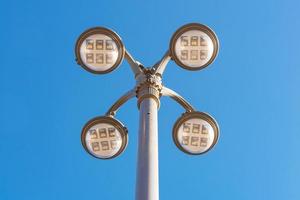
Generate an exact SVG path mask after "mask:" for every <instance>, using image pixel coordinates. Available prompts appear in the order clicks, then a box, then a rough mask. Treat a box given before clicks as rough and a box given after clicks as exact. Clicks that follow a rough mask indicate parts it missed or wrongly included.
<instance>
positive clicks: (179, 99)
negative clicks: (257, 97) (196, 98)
mask: <svg viewBox="0 0 300 200" xmlns="http://www.w3.org/2000/svg"><path fill="white" fill-rule="evenodd" d="M161 94H162V96H169V97H171V98H172V99H174V100H175V101H176V102H177V103H179V104H180V105H181V106H182V107H184V109H185V110H186V111H187V112H193V111H195V109H194V108H193V106H192V105H191V104H190V103H189V102H188V101H187V100H185V99H184V98H183V97H182V96H180V95H179V94H177V93H176V92H174V91H173V90H171V89H169V88H167V87H164V86H163V88H162V91H161Z"/></svg>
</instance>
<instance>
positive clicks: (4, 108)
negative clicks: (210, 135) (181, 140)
mask: <svg viewBox="0 0 300 200" xmlns="http://www.w3.org/2000/svg"><path fill="white" fill-rule="evenodd" d="M299 7H300V3H299V1H297V0H285V1H284V0H281V1H279V0H266V1H261V0H252V1H239V0H232V1H221V0H212V1H199V0H193V1H178V0H177V1H174V0H173V1H171V0H169V1H137V0H136V1H133V0H132V1H99V0H98V1H96V0H93V1H90V0H72V1H71V0H69V1H61V0H52V1H38V0H26V1H21V0H4V1H1V3H0V24H1V31H0V41H1V43H0V44H1V48H0V53H1V54H0V56H1V64H0V138H1V139H0V159H1V161H0V199H1V200H41V199H43V200H65V199H72V200H88V199H101V200H102V199H103V200H104V199H128V200H129V199H134V194H135V167H136V153H137V130H138V123H137V122H138V110H137V107H136V101H135V100H132V101H130V102H129V103H128V104H126V105H125V106H124V107H123V108H122V109H121V110H120V112H119V113H118V115H117V118H118V119H120V120H121V121H122V122H123V123H124V124H125V125H126V126H127V127H128V129H129V145H128V147H127V149H126V150H125V152H124V153H123V154H122V155H121V156H120V157H118V158H116V159H113V160H109V161H103V160H97V159H95V158H93V157H91V156H90V155H88V154H87V153H86V152H85V151H84V149H83V148H82V146H81V143H80V132H81V128H82V126H83V125H84V124H85V123H86V121H88V120H89V119H90V118H92V117H94V116H98V115H103V114H104V113H105V112H106V111H107V109H108V108H109V106H110V105H111V103H113V102H114V101H115V100H116V99H117V98H118V97H119V96H120V95H121V94H123V93H124V92H126V91H127V90H129V89H131V88H132V87H133V86H134V79H133V76H132V74H131V72H130V68H129V66H128V64H127V63H126V62H123V64H122V65H121V66H120V67H119V68H118V69H117V70H116V71H114V72H113V73H111V74H108V75H102V76H101V75H93V74H90V73H88V72H86V71H84V70H83V69H82V68H80V67H79V66H77V65H76V63H75V61H74V59H75V58H74V44H75V41H76V39H77V37H78V36H79V34H80V33H81V32H83V31H84V30H86V29H87V28H90V27H94V26H106V27H109V28H112V29H114V30H115V31H116V32H117V33H119V35H120V36H121V37H122V39H123V41H124V43H125V45H126V47H127V49H128V50H129V51H130V52H131V53H132V55H133V56H134V57H135V58H136V59H138V60H139V61H140V62H142V63H144V64H145V65H146V66H150V65H152V64H153V63H155V62H156V61H157V60H158V59H160V58H161V56H162V55H163V53H164V52H165V51H166V50H167V48H168V45H169V39H170V37H171V36H172V33H173V32H174V31H175V30H176V29H177V28H178V27H180V26H181V25H183V24H186V23H190V22H199V23H204V24H207V25H209V26H210V27H212V28H213V29H214V30H215V32H216V33H217V35H218V37H219V40H220V45H221V48H220V52H219V55H218V57H217V59H216V61H215V62H214V63H213V64H212V65H211V66H210V67H208V68H206V69H204V70H201V71H197V72H190V71H185V70H183V69H181V68H180V67H178V66H176V65H175V63H173V62H171V63H170V64H169V66H168V68H167V70H166V72H165V77H164V84H165V85H166V86H168V87H170V88H172V89H174V90H175V91H177V92H178V93H180V94H182V95H183V96H184V97H185V98H186V99H187V100H189V101H190V102H191V103H192V104H193V105H194V106H195V107H196V108H197V109H198V110H200V111H205V112H208V113H210V114H211V115H213V116H214V117H215V118H216V119H217V121H218V122H219V125H220V128H221V137H220V140H219V143H218V144H217V145H216V147H215V148H214V149H213V150H212V151H211V152H209V153H208V154H205V155H203V156H188V155H186V154H184V153H182V152H181V151H179V150H178V149H177V148H176V146H175V145H174V144H173V141H172V137H171V131H172V127H173V124H174V122H175V120H176V119H177V118H178V117H179V116H180V115H181V113H182V112H183V109H182V108H181V107H179V106H178V105H177V104H176V103H175V102H173V101H171V100H170V99H167V98H162V100H161V109H160V110H159V148H160V154H159V158H160V160H159V161H160V197H161V199H162V200H170V199H172V200H179V199H180V200H182V199H199V200H200V199H207V200H221V199H228V200H229V199H230V200H250V199H251V200H253V199H255V200H282V199H286V200H299V199H300V191H299V185H300V156H299V152H300V145H299V141H300V116H299V115H300V92H299V91H300V90H299V86H300V61H299V58H300V54H299V46H300V40H299V35H300V20H299V19H300V12H299Z"/></svg>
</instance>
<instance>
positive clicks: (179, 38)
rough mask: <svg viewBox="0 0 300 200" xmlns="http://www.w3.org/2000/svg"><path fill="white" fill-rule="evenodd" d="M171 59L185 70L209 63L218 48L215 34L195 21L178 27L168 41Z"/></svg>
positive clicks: (198, 68) (201, 67) (197, 68)
mask: <svg viewBox="0 0 300 200" xmlns="http://www.w3.org/2000/svg"><path fill="white" fill-rule="evenodd" d="M169 48H170V52H171V56H172V59H173V60H174V61H175V62H176V63H177V65H179V66H181V67H183V68H184V69H187V70H200V69H203V68H205V67H207V66H208V65H209V64H211V63H212V62H213V61H214V59H215V58H216V56H217V54H218V50H219V41H218V38H217V36H216V34H215V33H214V32H213V31H212V30H211V29H210V28H209V27H207V26H205V25H202V24H197V23H192V24H187V25H184V26H182V27H180V28H179V29H178V30H177V31H176V32H175V33H174V35H173V36H172V38H171V41H170V47H169Z"/></svg>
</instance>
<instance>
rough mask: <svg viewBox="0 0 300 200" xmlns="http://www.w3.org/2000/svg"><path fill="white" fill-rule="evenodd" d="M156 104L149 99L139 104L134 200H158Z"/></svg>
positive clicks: (152, 99)
mask: <svg viewBox="0 0 300 200" xmlns="http://www.w3.org/2000/svg"><path fill="white" fill-rule="evenodd" d="M157 110H158V102H157V101H156V100H155V99H154V98H151V97H147V98H144V99H143V100H142V102H141V103H140V127H139V142H138V161H137V180H136V200H158V199H159V183H158V173H159V172H158V129H157Z"/></svg>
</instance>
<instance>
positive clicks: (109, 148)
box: [81, 116, 128, 159]
mask: <svg viewBox="0 0 300 200" xmlns="http://www.w3.org/2000/svg"><path fill="white" fill-rule="evenodd" d="M81 142H82V145H83V147H84V148H85V150H86V151H87V152H88V153H89V154H91V155H92V156H94V157H96V158H100V159H110V158H114V157H116V156H118V155H120V154H121V153H122V152H123V151H124V149H125V148H126V146H127V143H128V135H127V129H126V127H124V126H123V125H122V124H121V122H119V121H118V120H116V119H114V118H111V117H107V116H104V117H96V118H94V119H92V120H90V121H89V122H87V123H86V125H85V126H84V127H83V129H82V133H81Z"/></svg>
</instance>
